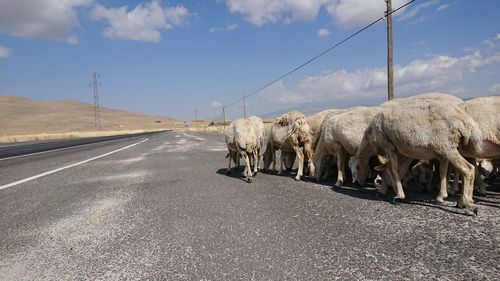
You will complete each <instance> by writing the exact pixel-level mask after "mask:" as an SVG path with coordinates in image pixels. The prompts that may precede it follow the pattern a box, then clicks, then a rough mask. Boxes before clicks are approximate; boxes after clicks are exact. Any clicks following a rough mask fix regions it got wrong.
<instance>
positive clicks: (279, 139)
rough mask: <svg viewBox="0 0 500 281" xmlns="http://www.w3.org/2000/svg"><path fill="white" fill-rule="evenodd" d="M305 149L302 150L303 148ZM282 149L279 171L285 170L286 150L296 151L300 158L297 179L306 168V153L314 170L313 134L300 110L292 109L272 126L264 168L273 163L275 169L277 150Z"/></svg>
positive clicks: (310, 166) (310, 168)
mask: <svg viewBox="0 0 500 281" xmlns="http://www.w3.org/2000/svg"><path fill="white" fill-rule="evenodd" d="M301 148H303V149H304V151H302V149H301ZM278 149H279V150H281V151H282V153H281V165H280V170H279V173H280V174H281V173H282V172H283V162H284V156H285V154H284V153H283V152H284V151H285V152H289V151H294V152H295V154H296V155H297V157H298V158H299V169H298V171H297V176H296V177H295V180H300V177H301V176H302V175H303V169H304V153H305V154H306V155H307V156H308V159H310V160H309V163H308V165H309V171H310V173H311V172H312V173H313V172H314V166H313V164H312V161H311V159H312V148H311V135H310V133H309V125H308V124H307V122H306V118H305V116H304V114H302V113H301V112H298V111H291V112H288V113H285V114H283V115H282V116H281V117H279V118H277V119H276V120H275V121H274V123H273V125H272V126H271V129H270V132H269V139H268V144H267V147H266V151H265V152H264V169H268V168H269V166H270V165H271V163H273V169H275V167H276V156H275V151H276V150H278Z"/></svg>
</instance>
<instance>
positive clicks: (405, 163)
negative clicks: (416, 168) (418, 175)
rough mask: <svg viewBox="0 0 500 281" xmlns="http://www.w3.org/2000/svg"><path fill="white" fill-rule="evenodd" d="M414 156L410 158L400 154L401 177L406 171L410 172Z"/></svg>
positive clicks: (399, 168)
mask: <svg viewBox="0 0 500 281" xmlns="http://www.w3.org/2000/svg"><path fill="white" fill-rule="evenodd" d="M412 160H413V159H412V158H408V157H405V156H402V155H400V156H399V158H398V161H399V166H398V173H399V178H401V179H402V178H403V177H404V176H405V175H406V173H408V168H409V167H410V164H411V161H412Z"/></svg>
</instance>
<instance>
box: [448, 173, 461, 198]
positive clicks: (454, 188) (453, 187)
mask: <svg viewBox="0 0 500 281" xmlns="http://www.w3.org/2000/svg"><path fill="white" fill-rule="evenodd" d="M451 169H452V171H453V173H454V174H453V183H452V185H451V189H450V194H451V195H455V194H457V193H458V192H459V191H460V188H459V187H458V183H459V181H460V174H459V173H458V171H457V169H456V168H454V167H451Z"/></svg>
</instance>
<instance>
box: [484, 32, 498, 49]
mask: <svg viewBox="0 0 500 281" xmlns="http://www.w3.org/2000/svg"><path fill="white" fill-rule="evenodd" d="M499 42H500V33H498V34H497V35H496V36H495V37H492V38H487V39H486V40H484V41H483V44H484V45H486V46H487V47H488V48H495V47H496V46H497V44H498V43H499Z"/></svg>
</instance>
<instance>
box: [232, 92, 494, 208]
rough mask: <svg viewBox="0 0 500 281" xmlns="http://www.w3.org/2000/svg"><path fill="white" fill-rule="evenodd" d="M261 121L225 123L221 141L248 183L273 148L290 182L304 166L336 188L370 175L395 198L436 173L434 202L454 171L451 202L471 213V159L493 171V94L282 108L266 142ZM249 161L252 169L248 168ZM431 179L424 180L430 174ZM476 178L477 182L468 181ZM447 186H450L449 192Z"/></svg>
mask: <svg viewBox="0 0 500 281" xmlns="http://www.w3.org/2000/svg"><path fill="white" fill-rule="evenodd" d="M264 135H265V130H264V124H263V122H262V119H260V118H259V117H255V116H252V117H248V118H239V119H236V120H234V121H233V122H231V124H229V126H228V127H227V128H226V132H225V140H226V143H227V148H228V150H229V154H228V158H229V167H228V170H227V172H228V173H229V172H230V169H231V162H234V163H235V164H236V165H239V159H240V157H241V158H242V159H243V160H244V161H245V170H244V172H243V176H244V177H245V179H246V180H247V181H248V182H251V181H252V177H253V176H254V175H255V174H256V173H257V171H258V167H259V163H260V160H261V159H262V158H263V165H264V167H263V168H264V170H268V169H269V167H270V166H271V164H272V165H273V170H276V150H281V161H280V169H279V173H280V174H281V173H282V172H283V166H285V167H286V168H287V169H290V168H291V167H292V166H293V163H294V161H295V158H298V171H297V176H296V177H295V179H296V180H300V178H301V176H303V174H304V172H305V173H306V174H308V175H309V176H310V177H312V178H314V179H315V180H317V181H319V180H321V179H325V178H327V177H328V175H329V174H332V167H335V166H336V169H337V182H336V184H335V185H336V186H337V187H340V186H341V185H342V184H343V183H344V180H345V178H346V173H348V172H349V171H348V168H349V169H350V173H351V174H352V180H353V182H357V183H359V184H361V185H363V184H365V182H366V180H367V179H368V178H370V179H373V178H375V177H377V181H376V185H377V186H378V187H379V190H380V191H381V192H383V193H385V192H386V191H387V187H392V188H393V190H394V192H395V194H396V196H395V197H394V200H404V198H405V193H404V191H403V188H404V187H405V186H406V185H407V184H408V182H409V179H410V178H411V176H414V175H416V174H418V175H419V176H420V177H422V176H423V177H424V178H426V177H427V179H423V181H424V182H425V181H426V182H427V185H428V186H427V188H429V185H430V182H431V181H432V176H433V175H434V174H435V175H439V193H438V195H437V198H436V200H437V201H438V202H443V200H444V199H445V198H446V197H447V196H448V177H449V176H450V170H454V171H455V181H454V186H455V188H457V187H458V182H459V179H458V177H459V176H461V178H462V181H461V182H462V192H461V195H460V197H459V199H458V203H457V206H458V207H461V208H467V209H468V210H470V211H473V212H474V213H476V214H477V207H476V206H475V205H474V201H473V198H472V195H473V191H474V187H475V185H476V186H477V185H479V186H480V187H481V190H480V191H483V192H484V183H482V182H481V183H478V180H480V177H479V168H478V163H480V162H481V161H482V162H481V163H485V161H490V162H487V163H488V164H490V167H493V168H490V172H491V170H497V169H498V166H499V165H498V164H499V162H500V97H499V96H492V97H479V98H475V99H471V100H468V101H463V100H461V99H460V98H457V97H455V96H452V95H447V94H441V93H427V94H421V95H417V96H412V97H408V98H402V99H394V100H390V101H388V102H385V103H383V104H381V105H379V106H374V107H353V108H347V109H329V110H325V111H322V112H319V113H317V114H315V115H312V116H309V117H306V116H304V114H302V113H300V112H298V111H291V112H288V113H286V114H284V115H282V116H281V117H279V118H277V119H276V120H275V121H274V123H273V124H272V126H271V128H270V130H269V134H268V142H267V147H266V150H265V152H264V154H263V155H262V154H261V150H262V146H263V143H264ZM252 166H253V171H252ZM429 177H430V179H429ZM475 179H476V184H475ZM453 191H454V190H453Z"/></svg>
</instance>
